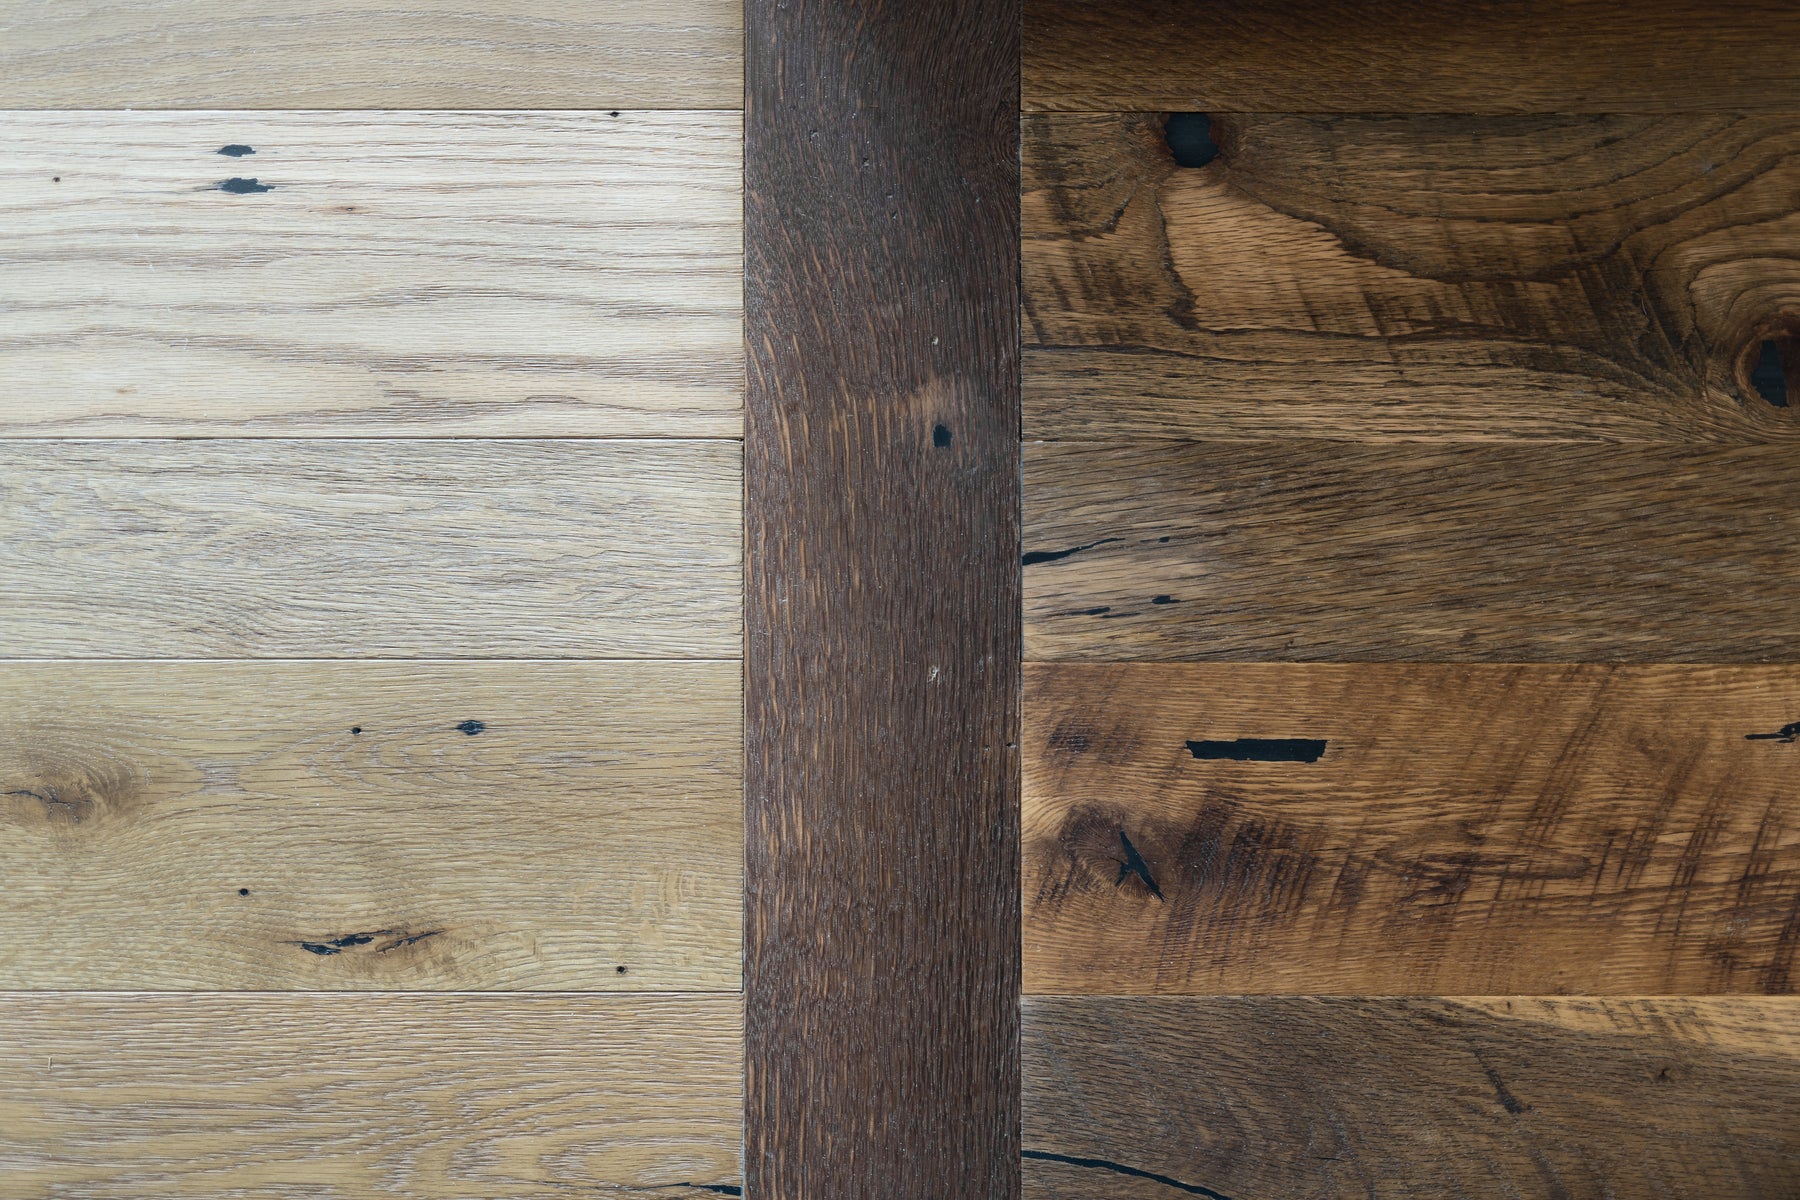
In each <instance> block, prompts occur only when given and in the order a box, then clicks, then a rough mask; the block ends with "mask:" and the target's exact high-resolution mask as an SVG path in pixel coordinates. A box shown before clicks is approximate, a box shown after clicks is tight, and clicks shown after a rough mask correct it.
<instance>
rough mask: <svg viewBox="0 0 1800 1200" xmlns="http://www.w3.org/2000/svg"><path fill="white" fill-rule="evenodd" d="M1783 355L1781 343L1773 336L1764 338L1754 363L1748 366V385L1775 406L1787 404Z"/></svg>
mask: <svg viewBox="0 0 1800 1200" xmlns="http://www.w3.org/2000/svg"><path fill="white" fill-rule="evenodd" d="M1783 357H1784V356H1783V355H1782V353H1781V344H1780V343H1779V342H1777V341H1776V340H1775V339H1774V338H1764V339H1763V344H1762V350H1761V351H1760V352H1759V353H1758V354H1757V356H1756V365H1755V366H1754V367H1751V368H1750V386H1751V387H1753V388H1755V389H1756V394H1757V395H1759V396H1761V397H1762V398H1763V399H1764V400H1767V401H1768V402H1769V403H1770V404H1772V405H1774V406H1775V407H1776V408H1786V407H1787V406H1788V379H1787V367H1786V364H1785V363H1783V361H1782V359H1783Z"/></svg>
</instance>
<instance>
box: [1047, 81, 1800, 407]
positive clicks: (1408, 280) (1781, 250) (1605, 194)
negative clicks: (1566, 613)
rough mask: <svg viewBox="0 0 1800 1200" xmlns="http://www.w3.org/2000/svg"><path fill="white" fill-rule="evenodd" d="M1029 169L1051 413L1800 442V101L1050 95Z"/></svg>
mask: <svg viewBox="0 0 1800 1200" xmlns="http://www.w3.org/2000/svg"><path fill="white" fill-rule="evenodd" d="M1184 134H1185V136H1186V140H1185V141H1184V140H1183V136H1184ZM1173 148H1180V149H1181V150H1182V152H1183V153H1182V159H1181V161H1180V162H1178V160H1177V159H1176V157H1175V156H1174V154H1173V153H1172V150H1173ZM1209 156H1210V157H1209ZM1024 163H1025V180H1024V198H1023V207H1024V213H1025V257H1024V275H1025V306H1026V312H1027V313H1028V315H1029V318H1030V327H1029V330H1028V334H1027V339H1026V351H1025V429H1026V431H1027V433H1028V434H1029V435H1030V436H1033V437H1048V438H1095V437H1099V438H1105V437H1112V438H1118V439H1123V438H1127V437H1132V438H1184V437H1188V438H1209V439H1222V438H1223V439H1240V440H1242V439H1253V438H1258V437H1329V438H1344V439H1351V440H1360V441H1381V440H1449V441H1470V440H1481V441H1491V440H1565V441H1568V440H1578V441H1579V440H1586V441H1649V442H1763V441H1775V440H1793V439H1795V438H1800V395H1797V396H1796V400H1795V403H1793V404H1788V403H1787V400H1786V396H1785V395H1784V394H1770V392H1769V389H1768V388H1767V386H1765V384H1764V381H1762V380H1759V379H1757V378H1755V377H1754V376H1755V374H1756V370H1757V367H1758V364H1759V362H1760V361H1761V360H1762V359H1763V357H1764V356H1765V354H1766V353H1767V352H1769V350H1770V348H1771V347H1774V346H1776V345H1777V344H1778V343H1779V344H1792V342H1793V338H1794V335H1795V333H1796V331H1800V317H1797V316H1796V312H1797V311H1800V310H1797V309H1796V307H1795V299H1796V297H1797V296H1800V263H1797V262H1796V260H1795V257H1794V254H1793V247H1794V246H1795V245H1796V244H1800V214H1796V213H1795V212H1794V199H1793V198H1794V194H1795V192H1796V189H1800V115H1796V114H1793V113H1782V114H1765V115H1755V116H1739V115H1717V116H1707V115H1693V114H1688V115H1682V116H1664V117H1630V116H1625V117H1621V116H1544V117H1517V116H1515V117H1492V116H1489V117H1471V116H1411V117H1406V116H1398V117H1397V116H1388V115H1376V116H1369V115H1361V114H1358V115H1351V116H1291V115H1289V116H1282V115H1266V114H1248V115H1244V114H1239V115H1218V114H1214V115H1213V116H1211V117H1205V116H1203V115H1201V114H1191V115H1183V116H1182V117H1181V118H1180V119H1179V121H1177V120H1174V119H1171V118H1165V117H1164V116H1163V115H1162V114H1118V115H1103V116H1065V115H1042V116H1036V117H1032V118H1028V119H1027V120H1026V121H1025V125H1024ZM1182 163H1185V164H1187V165H1181V164H1182ZM1770 371H1771V372H1772V380H1773V381H1774V382H1776V384H1777V385H1778V386H1780V384H1781V381H1782V370H1781V365H1780V362H1779V360H1778V359H1777V361H1775V362H1772V363H1771V364H1770ZM1792 384H1793V390H1795V391H1796V392H1797V393H1800V374H1797V375H1796V376H1795V379H1794V380H1793V381H1792ZM1782 390H1783V391H1785V390H1787V389H1785V388H1783V389H1782Z"/></svg>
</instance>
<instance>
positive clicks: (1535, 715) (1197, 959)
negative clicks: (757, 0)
mask: <svg viewBox="0 0 1800 1200" xmlns="http://www.w3.org/2000/svg"><path fill="white" fill-rule="evenodd" d="M1024 722H1025V723H1024V748H1025V767H1024V844H1025V875H1024V879H1025V987H1026V990H1027V991H1029V992H1073V993H1088V992H1098V993H1141V992H1170V993H1180V992H1186V993H1227V994H1232V993H1238V994H1243V993H1295V994H1314V995H1316V994H1326V993H1337V994H1372V995H1398V994H1421V993H1422V994H1451V995H1499V994H1526V995H1535V994H1576V995H1658V994H1687V995H1694V994H1707V993H1721V992H1770V993H1783V992H1791V991H1794V990H1796V989H1800V970H1796V967H1797V965H1800V963H1797V956H1800V795H1796V793H1795V790H1794V786H1793V785H1794V780H1795V779H1796V778H1800V744H1797V739H1800V668H1796V667H1792V666H1782V667H1679V666H1670V667H1601V666H1573V667H1554V666H1534V667H1526V666H1426V665H1413V664H1352V665H1337V664H1264V665H1252V664H1229V665H1228V664H1211V663H1206V664H1177V665H1165V664H1146V663H1135V664H1130V665H1098V664H1095V665H1086V664H1083V665H1072V664H1065V665H1039V664H1032V665H1029V666H1028V667H1027V668H1026V672H1025V704H1024ZM1245 739H1249V740H1245Z"/></svg>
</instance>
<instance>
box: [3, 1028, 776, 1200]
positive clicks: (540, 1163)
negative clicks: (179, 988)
mask: <svg viewBox="0 0 1800 1200" xmlns="http://www.w3.org/2000/svg"><path fill="white" fill-rule="evenodd" d="M741 1028H742V1016H741V1013H740V1011H739V1002H738V999H737V997H735V996H718V997H711V998H699V997H678V996H633V997H599V996H570V995H556V996H535V997H529V998H527V997H504V998H503V997H487V996H406V995H393V994H383V995H359V996H344V995H339V996H328V995H312V996H271V995H254V994H248V995H247V994H238V995H226V996H154V995H112V996H96V995H70V994H43V995H28V994H19V993H13V994H3V995H0V1178H4V1179H5V1181H6V1182H5V1190H6V1193H7V1194H8V1195H11V1196H21V1197H23V1196H83V1197H91V1198H93V1200H140V1198H144V1200H150V1198H162V1197H193V1198H196V1200H198V1198H201V1197H206V1198H209V1200H210V1198H212V1197H219V1196H227V1195H229V1196H244V1197H257V1198H261V1200H270V1198H273V1197H290V1196H299V1195H305V1196H308V1197H318V1198H319V1200H360V1198H362V1197H369V1196H396V1195H400V1196H409V1197H418V1198H420V1200H473V1198H474V1197H482V1198H484V1200H489V1198H491V1200H539V1198H541V1197H544V1196H554V1195H584V1196H614V1197H626V1196H641V1197H651V1196H668V1197H683V1196H692V1197H702V1196H707V1195H718V1194H720V1192H721V1190H722V1189H724V1188H729V1187H732V1186H734V1185H735V1183H736V1181H737V1180H738V1178H739V1175H738V1145H739V1140H740V1136H741V1135H740V1128H741V1122H742V1116H741V1114H742V1099H741V1084H740V1080H741V1078H742V1056H743V1051H742V1034H741V1032H740V1030H741Z"/></svg>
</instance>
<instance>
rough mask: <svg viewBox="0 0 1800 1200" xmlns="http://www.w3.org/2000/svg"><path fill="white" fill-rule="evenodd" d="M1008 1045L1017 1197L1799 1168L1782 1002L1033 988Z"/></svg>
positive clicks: (1469, 1191)
mask: <svg viewBox="0 0 1800 1200" xmlns="http://www.w3.org/2000/svg"><path fill="white" fill-rule="evenodd" d="M1024 1061H1025V1146H1026V1151H1025V1152H1026V1154H1027V1156H1028V1158H1027V1161H1026V1164H1025V1166H1026V1186H1025V1195H1026V1196H1028V1197H1032V1198H1034V1200H1049V1198H1051V1197H1068V1198H1069V1200H1076V1198H1079V1200H1127V1198H1130V1200H1164V1198H1166V1197H1174V1196H1177V1195H1180V1194H1182V1193H1183V1192H1184V1191H1185V1192H1187V1193H1188V1194H1192V1195H1201V1196H1209V1197H1212V1198H1213V1200H1246V1198H1248V1197H1261V1196H1271V1197H1273V1196H1284V1197H1285V1196H1308V1197H1318V1198H1321V1200H1329V1198H1333V1197H1342V1198H1343V1200H1350V1198H1351V1197H1356V1198H1358V1200H1361V1198H1363V1197H1367V1196H1371V1195H1381V1196H1433V1197H1446V1198H1454V1200H1516V1198H1518V1197H1524V1196H1555V1197H1561V1198H1565V1200H1603V1198H1605V1200H1660V1198H1661V1197H1666V1196H1692V1197H1705V1198H1707V1200H1747V1198H1750V1197H1758V1198H1764V1197H1766V1198H1768V1200H1774V1198H1776V1197H1785V1196H1790V1195H1792V1194H1793V1186H1794V1181H1795V1179H1796V1178H1800V1176H1797V1175H1796V1168H1800V1125H1796V1124H1795V1122H1794V1120H1793V1114H1794V1097H1795V1095H1796V1093H1797V1090H1800V1002H1796V1001H1795V1000H1792V999H1779V1000H1766V999H1735V998H1734V999H1714V1000H1565V999H1528V998H1523V997H1520V998H1496V999H1482V1000H1439V999H1420V1000H1395V999H1368V1000H1358V999H1329V998H1300V997H1294V998H1262V997H1259V998H1218V999H1204V1000H1202V999H1185V998H1183V999H1176V998H1141V999H1133V1000H1123V1001H1122V1000H1116V999H1102V998H1093V999H1050V998H1043V999H1033V1000H1029V1001H1027V1002H1026V1007H1025V1023H1024ZM1071 1159H1073V1160H1077V1161H1074V1162H1071V1161H1069V1160H1071ZM1083 1160H1085V1162H1084V1161H1083ZM1131 1171H1135V1172H1139V1174H1130V1173H1128V1172H1131ZM1147 1176H1149V1177H1147ZM1157 1176H1160V1177H1161V1180H1160V1181H1159V1180H1158V1179H1157V1178H1154V1177H1157Z"/></svg>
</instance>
